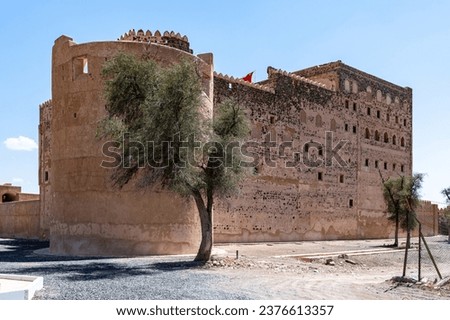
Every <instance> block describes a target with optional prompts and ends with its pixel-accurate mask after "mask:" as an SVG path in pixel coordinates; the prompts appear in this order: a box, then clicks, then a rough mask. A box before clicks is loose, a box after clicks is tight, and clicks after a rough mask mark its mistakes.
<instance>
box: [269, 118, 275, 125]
mask: <svg viewBox="0 0 450 320" xmlns="http://www.w3.org/2000/svg"><path fill="white" fill-rule="evenodd" d="M269 121H270V124H274V123H275V116H270V117H269Z"/></svg>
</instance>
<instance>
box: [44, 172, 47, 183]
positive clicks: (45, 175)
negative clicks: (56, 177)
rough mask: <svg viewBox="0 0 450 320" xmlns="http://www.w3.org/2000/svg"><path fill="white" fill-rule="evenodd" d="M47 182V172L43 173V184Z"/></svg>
mask: <svg viewBox="0 0 450 320" xmlns="http://www.w3.org/2000/svg"><path fill="white" fill-rule="evenodd" d="M47 181H48V171H45V172H44V182H47Z"/></svg>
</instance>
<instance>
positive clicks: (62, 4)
mask: <svg viewBox="0 0 450 320" xmlns="http://www.w3.org/2000/svg"><path fill="white" fill-rule="evenodd" d="M0 3H1V11H0V40H1V43H2V44H1V50H0V61H1V69H2V70H1V72H0V92H1V99H0V112H1V115H0V163H1V167H0V183H1V184H2V183H6V182H12V183H14V184H18V185H22V187H23V190H24V191H25V192H38V151H37V149H36V146H37V145H36V144H35V142H37V140H38V132H37V126H38V120H39V108H38V106H39V104H40V103H42V102H43V101H45V100H48V99H49V98H51V83H50V79H51V78H50V77H51V74H50V73H51V65H50V63H51V48H52V45H53V41H54V40H55V39H56V38H57V37H59V36H60V35H62V34H65V35H68V36H71V37H72V38H73V39H74V40H75V41H76V42H78V43H82V42H89V41H96V40H115V39H117V38H118V37H119V36H120V35H121V34H123V33H124V32H126V31H128V30H129V29H131V28H134V29H136V30H137V29H140V28H142V29H150V30H152V31H154V30H156V29H159V30H161V31H163V30H169V31H170V30H174V31H176V32H180V33H182V34H186V35H187V36H188V37H189V40H190V42H191V47H192V48H193V49H194V53H201V52H213V53H214V59H215V69H216V70H217V71H218V72H222V73H227V74H229V75H233V76H244V75H245V74H247V73H248V72H249V71H253V70H256V72H255V75H254V76H255V78H256V79H255V80H256V81H258V80H262V79H264V78H265V77H266V68H267V66H269V65H270V66H273V67H276V68H281V69H284V70H288V71H295V70H299V69H302V68H306V67H309V66H313V65H317V64H322V63H326V62H330V61H336V60H342V61H343V62H344V63H346V64H349V65H351V66H354V67H356V68H358V69H361V70H363V71H366V72H368V73H371V74H374V75H376V76H378V77H381V78H383V79H386V80H388V81H391V82H393V83H396V84H399V85H401V86H409V87H411V88H413V90H414V91H413V92H414V123H413V125H414V127H413V134H414V147H413V153H414V160H413V162H414V171H416V172H423V173H426V174H427V175H426V178H425V182H424V188H423V191H422V195H423V198H424V199H429V200H433V201H435V202H440V203H443V202H444V199H443V197H442V196H441V195H440V190H441V189H442V188H444V187H448V186H450V170H449V162H450V148H449V145H450V135H449V134H448V132H449V131H448V128H449V120H450V76H449V72H450V62H449V58H450V19H448V16H449V15H450V1H402V0H399V1H384V0H381V1H348V0H341V1H332V0H329V1H319V0H317V1H312V0H310V1H302V0H296V1H294V0H292V1H287V0H278V1H231V0H228V1H220V2H219V1H217V2H216V1H137V0H134V1H132V2H126V1H111V0H109V1H95V0H90V1H85V0H83V1H0ZM17 149H22V150H17Z"/></svg>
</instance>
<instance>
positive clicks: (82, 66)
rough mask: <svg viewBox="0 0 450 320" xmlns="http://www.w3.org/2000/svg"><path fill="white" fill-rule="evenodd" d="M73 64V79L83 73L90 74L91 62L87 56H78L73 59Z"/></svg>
mask: <svg viewBox="0 0 450 320" xmlns="http://www.w3.org/2000/svg"><path fill="white" fill-rule="evenodd" d="M72 65H73V80H75V79H76V78H78V76H80V75H82V74H89V62H88V58H87V57H85V56H82V57H76V58H74V59H73V61H72Z"/></svg>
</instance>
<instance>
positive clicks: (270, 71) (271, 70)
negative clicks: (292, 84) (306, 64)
mask: <svg viewBox="0 0 450 320" xmlns="http://www.w3.org/2000/svg"><path fill="white" fill-rule="evenodd" d="M267 74H268V76H269V78H270V76H271V75H273V74H281V75H283V76H286V77H290V78H292V79H295V80H298V81H302V82H306V83H309V84H312V85H314V86H317V87H320V88H325V89H326V88H327V87H326V86H325V85H324V84H322V83H320V82H317V81H314V80H311V79H308V78H305V77H302V76H299V75H297V74H295V73H291V72H288V71H284V70H281V69H275V68H273V67H268V68H267Z"/></svg>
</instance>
